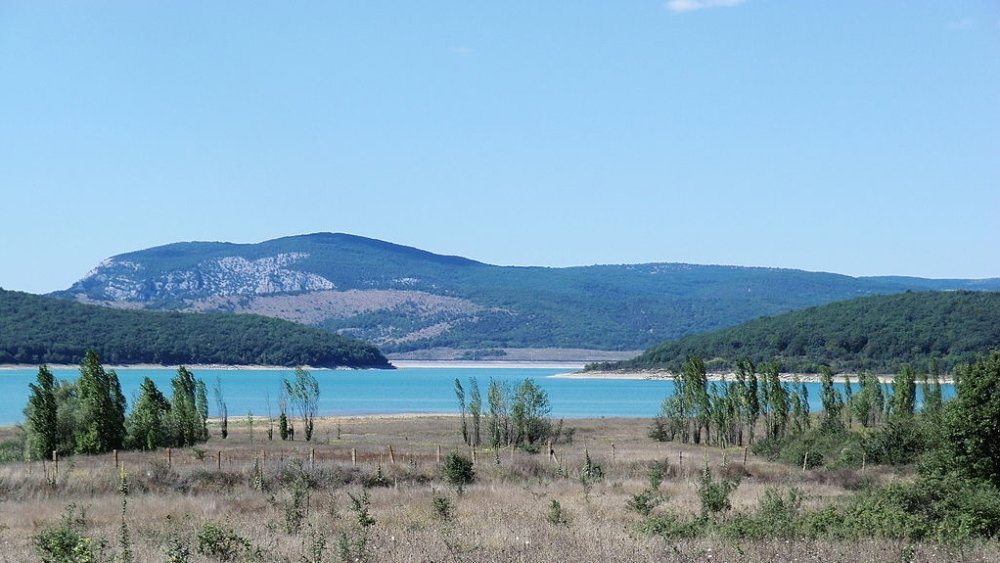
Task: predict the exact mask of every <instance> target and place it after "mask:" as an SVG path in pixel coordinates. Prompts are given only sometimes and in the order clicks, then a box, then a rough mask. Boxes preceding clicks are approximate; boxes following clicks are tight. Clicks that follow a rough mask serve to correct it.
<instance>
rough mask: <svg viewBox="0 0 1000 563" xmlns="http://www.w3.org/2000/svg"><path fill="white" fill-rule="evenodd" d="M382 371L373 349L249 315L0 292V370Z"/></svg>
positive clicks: (382, 362)
mask: <svg viewBox="0 0 1000 563" xmlns="http://www.w3.org/2000/svg"><path fill="white" fill-rule="evenodd" d="M86 350H94V351H95V352H97V354H98V355H99V356H100V357H101V358H102V359H103V360H104V361H106V362H108V363H110V364H133V363H155V364H262V365H280V366H298V365H311V366H317V367H336V366H349V367H377V368H385V367H390V366H389V364H388V362H387V360H386V359H385V357H384V356H383V355H382V354H381V353H380V352H379V351H378V349H376V348H375V347H373V346H371V345H369V344H365V343H364V342H360V341H358V340H354V339H352V338H347V337H344V336H340V335H336V334H331V333H329V332H326V331H323V330H319V329H315V328H311V327H306V326H302V325H299V324H296V323H292V322H288V321H283V320H280V319H273V318H267V317H261V316H257V315H230V314H225V313H204V314H184V313H169V312H153V311H127V310H116V309H109V308H106V307H98V306H95V305H82V304H79V303H71V302H67V301H63V300H59V299H53V298H50V297H41V296H37V295H31V294H28V293H21V292H14V291H5V290H2V289H0V364H10V363H17V364H43V363H53V364H60V363H65V364H75V363H78V362H79V361H80V358H81V357H83V355H84V353H85V351H86Z"/></svg>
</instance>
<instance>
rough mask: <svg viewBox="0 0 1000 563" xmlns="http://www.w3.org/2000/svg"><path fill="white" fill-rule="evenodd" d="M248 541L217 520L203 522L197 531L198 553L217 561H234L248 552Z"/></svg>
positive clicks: (250, 548) (249, 548) (249, 549)
mask: <svg viewBox="0 0 1000 563" xmlns="http://www.w3.org/2000/svg"><path fill="white" fill-rule="evenodd" d="M251 551H252V547H251V545H250V541H249V540H247V539H246V538H244V537H242V536H240V535H239V534H237V533H236V532H235V531H234V530H232V529H230V528H227V527H225V526H224V525H222V524H220V523H218V522H205V524H204V525H203V526H202V527H201V530H199V531H198V553H200V554H202V555H206V556H208V557H214V558H216V559H218V560H219V561H235V560H237V558H240V557H242V556H243V555H245V554H247V553H250V552H251Z"/></svg>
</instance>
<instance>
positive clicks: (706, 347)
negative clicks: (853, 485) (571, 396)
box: [588, 291, 1000, 373]
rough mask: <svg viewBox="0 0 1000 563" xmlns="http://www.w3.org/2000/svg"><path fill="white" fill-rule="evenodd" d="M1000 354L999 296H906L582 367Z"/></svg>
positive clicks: (846, 304) (868, 363)
mask: <svg viewBox="0 0 1000 563" xmlns="http://www.w3.org/2000/svg"><path fill="white" fill-rule="evenodd" d="M998 349H1000V293H997V292H972V291H955V292H907V293H902V294H898V295H878V296H871V297H862V298H859V299H851V300H848V301H841V302H838V303H832V304H829V305H823V306H819V307H810V308H808V309H804V310H801V311H794V312H791V313H785V314H783V315H779V316H776V317H763V318H760V319H756V320H753V321H750V322H747V323H744V324H741V325H738V326H734V327H730V328H727V329H723V330H719V331H714V332H710V333H706V334H697V335H693V336H688V337H685V338H682V339H680V340H677V341H674V342H667V343H664V344H661V345H659V346H656V347H654V348H651V349H650V350H647V351H646V352H644V353H643V354H642V355H640V356H639V357H637V358H634V359H632V360H628V361H624V362H616V363H607V364H595V365H592V366H588V369H602V370H636V369H656V368H665V369H670V370H677V369H679V367H680V366H681V364H683V363H684V361H685V359H686V358H687V357H688V356H690V355H695V356H699V357H701V358H703V359H705V360H706V364H707V365H709V366H711V367H712V368H714V369H729V368H732V367H733V366H734V365H735V362H736V361H737V360H740V359H750V360H753V361H754V362H756V363H760V362H765V361H771V360H777V361H778V362H780V363H781V364H782V368H783V369H784V370H786V371H809V372H811V371H816V369H817V368H818V366H819V365H821V364H827V365H829V366H830V367H831V368H833V369H835V370H852V371H853V370H858V369H868V370H874V371H878V372H880V373H895V372H896V371H897V370H898V369H899V365H900V364H901V363H910V364H911V365H913V366H914V367H917V368H919V369H924V368H926V367H927V366H928V364H929V362H930V361H931V360H932V359H934V360H936V361H937V362H938V364H939V366H940V367H941V368H942V369H950V368H951V367H954V366H955V365H956V364H959V363H968V362H972V361H973V360H975V359H976V358H977V357H978V356H981V355H983V354H986V353H989V352H990V351H992V350H998Z"/></svg>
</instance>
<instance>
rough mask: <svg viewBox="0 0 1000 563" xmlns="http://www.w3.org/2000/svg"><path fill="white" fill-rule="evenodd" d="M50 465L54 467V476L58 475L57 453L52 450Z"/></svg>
mask: <svg viewBox="0 0 1000 563" xmlns="http://www.w3.org/2000/svg"><path fill="white" fill-rule="evenodd" d="M52 464H53V465H54V466H55V468H54V470H55V472H56V475H59V452H58V451H57V450H52Z"/></svg>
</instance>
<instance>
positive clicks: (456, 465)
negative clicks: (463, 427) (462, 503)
mask: <svg viewBox="0 0 1000 563" xmlns="http://www.w3.org/2000/svg"><path fill="white" fill-rule="evenodd" d="M443 470H444V478H445V480H446V481H448V483H450V484H451V485H452V486H454V487H455V489H456V490H458V493H459V494H462V492H463V491H464V490H465V486H466V485H468V484H469V483H471V482H472V481H473V480H475V478H476V471H475V469H473V468H472V460H471V459H469V458H467V457H465V456H464V455H462V454H460V453H458V452H451V453H449V454H448V456H447V457H445V459H444V468H443Z"/></svg>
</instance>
